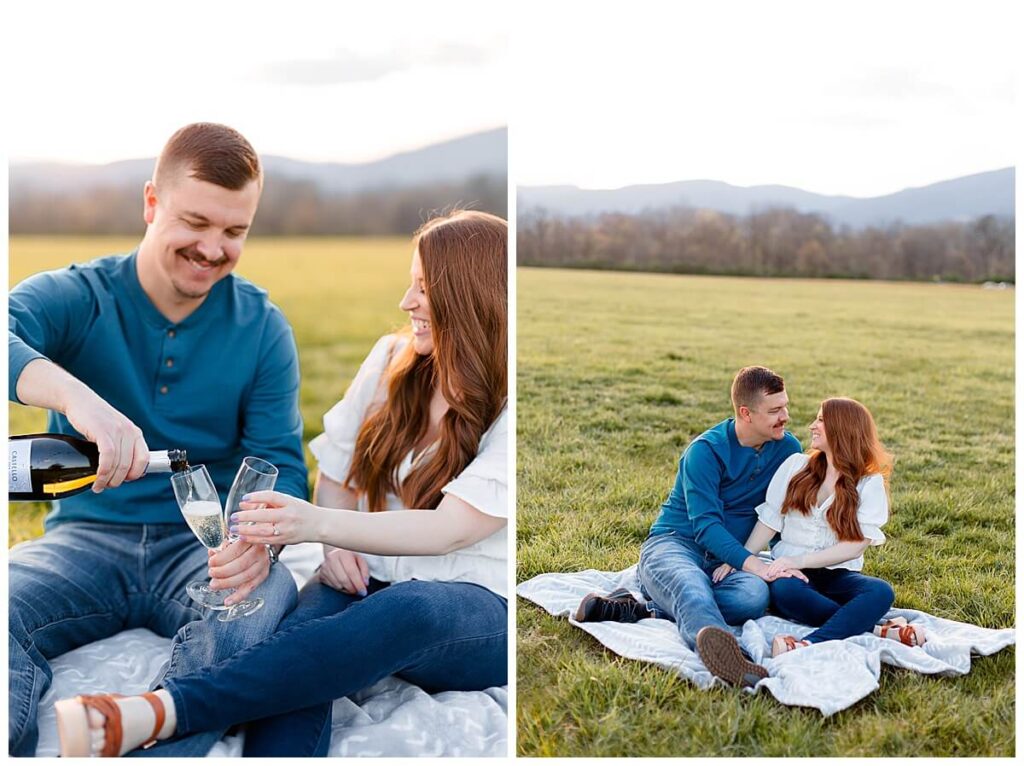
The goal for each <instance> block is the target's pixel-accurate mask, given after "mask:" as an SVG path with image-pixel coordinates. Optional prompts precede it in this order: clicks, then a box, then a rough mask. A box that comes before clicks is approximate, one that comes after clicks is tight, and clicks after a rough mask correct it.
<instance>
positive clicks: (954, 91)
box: [510, 0, 1022, 196]
mask: <svg viewBox="0 0 1024 766" xmlns="http://www.w3.org/2000/svg"><path fill="white" fill-rule="evenodd" d="M1015 6H1016V4H1015V3H1012V2H990V1H988V0H974V1H973V2H970V3H967V2H954V3H948V2H917V1H913V0H899V2H892V1H891V0H885V1H883V2H879V1H878V0H858V1H857V2H852V1H851V0H827V1H825V0H779V1H778V2H762V1H760V0H758V1H756V2H741V1H739V0H723V1H722V2H660V3H659V2H651V3H645V4H643V5H642V6H641V5H640V4H632V5H628V6H623V5H622V4H621V3H608V2H604V1H603V0H598V1H597V2H593V1H592V2H586V3H583V2H573V1H571V0H563V2H545V3H543V4H542V5H541V4H538V5H537V6H535V7H534V11H535V14H534V18H530V17H524V16H523V15H522V14H520V13H516V14H513V19H512V36H511V38H510V40H511V47H510V56H511V59H512V62H513V71H514V79H513V101H512V106H511V113H512V117H511V121H512V123H511V125H512V127H511V133H510V153H511V156H510V162H511V164H512V167H513V171H514V175H515V179H516V181H517V183H519V184H520V185H538V184H574V185H578V186H582V187H588V188H616V187H620V186H626V185H630V184H638V183H663V182H669V181H678V180H689V179H702V178H703V179H715V180H722V181H727V182H729V183H733V184H736V185H740V186H752V185H756V184H783V185H789V186H797V187H800V188H803V189H806V190H808V191H814V192H819V193H827V194H850V195H854V196H874V195H878V194H886V193H890V192H894V191H897V190H899V189H902V188H905V187H908V186H921V185H924V184H928V183H932V182H935V181H939V180H944V179H947V178H952V177H956V176H960V175H966V174H970V173H977V172H981V171H985V170H993V169H996V168H1000V167H1007V166H1010V165H1014V164H1015V159H1016V154H1017V152H1018V150H1019V148H1020V138H1019V136H1020V131H1021V126H1020V123H1019V122H1018V121H1017V120H1016V115H1015V109H1014V87H1015V79H1016V78H1019V76H1020V73H1019V72H1015V71H1014V67H1015V66H1016V65H1017V62H1018V59H1019V58H1020V56H1019V48H1020V32H1021V29H1022V26H1021V23H1020V19H1019V14H1018V13H1017V12H1016V10H1015ZM627 7H628V8H629V10H628V11H623V10H622V9H623V8H627ZM541 8H542V9H543V13H542V14H541V13H540V12H539V11H540V9H541ZM540 19H542V20H543V23H539V21H540Z"/></svg>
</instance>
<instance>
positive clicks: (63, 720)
mask: <svg viewBox="0 0 1024 766" xmlns="http://www.w3.org/2000/svg"><path fill="white" fill-rule="evenodd" d="M54 709H55V712H56V714H57V734H58V736H59V737H60V752H61V756H63V757H65V758H67V757H73V756H97V755H103V756H116V755H124V754H125V753H127V752H128V751H130V750H134V749H135V748H137V747H139V746H140V745H142V744H144V743H146V742H148V741H149V740H151V739H153V738H154V731H155V734H156V739H167V738H168V737H170V736H171V735H172V734H173V733H174V730H175V728H176V726H177V716H176V715H175V710H174V701H173V699H172V698H171V695H170V694H169V693H168V692H166V691H165V690H163V689H160V690H159V691H157V692H154V693H150V694H147V695H144V696H134V697H122V696H120V695H112V694H100V695H84V696H80V697H75V698H73V699H64V700H60V701H58V702H57V703H56V704H55V705H54ZM161 719H162V720H161ZM108 739H109V741H108Z"/></svg>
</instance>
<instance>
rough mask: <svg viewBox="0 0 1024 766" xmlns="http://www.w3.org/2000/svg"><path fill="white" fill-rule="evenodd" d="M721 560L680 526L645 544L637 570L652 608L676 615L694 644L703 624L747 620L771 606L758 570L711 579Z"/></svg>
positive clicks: (721, 624)
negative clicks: (715, 580) (690, 538)
mask: <svg viewBox="0 0 1024 766" xmlns="http://www.w3.org/2000/svg"><path fill="white" fill-rule="evenodd" d="M721 564H722V562H721V561H719V560H718V559H716V558H715V557H714V555H713V554H712V553H710V552H709V551H705V550H704V549H703V548H701V547H700V546H699V545H698V544H697V543H696V542H695V541H694V540H689V539H687V538H684V537H682V536H680V535H679V534H678V533H676V532H666V533H664V534H660V535H653V536H651V537H648V538H647V540H646V541H645V542H644V544H643V546H642V547H641V548H640V564H639V566H638V567H637V575H638V577H639V578H640V588H641V590H642V591H643V594H644V597H645V598H647V599H649V601H648V603H647V608H648V609H649V610H651V612H652V613H653V614H654V616H655V617H662V618H668V619H671V620H675V622H676V625H677V626H678V628H679V635H680V636H682V639H683V641H684V642H685V643H686V645H687V646H688V647H690V648H691V649H693V647H694V645H695V644H696V640H697V632H698V631H699V630H700V629H701V628H703V627H706V626H708V625H714V626H716V627H719V628H723V629H727V626H728V625H742V624H743V623H744V622H746V621H747V620H756V619H757V618H758V617H761V616H762V615H764V613H765V610H766V609H767V608H768V585H767V583H765V581H764V580H762V579H761V578H760V577H758V576H756V575H752V574H750V573H749V572H733V573H732V574H730V575H729V576H728V577H726V578H725V579H724V580H722V581H720V582H718V583H712V582H711V574H712V573H713V572H714V571H715V569H717V568H718V567H719V566H721Z"/></svg>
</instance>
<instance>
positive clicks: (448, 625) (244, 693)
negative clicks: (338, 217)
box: [57, 211, 508, 756]
mask: <svg viewBox="0 0 1024 766" xmlns="http://www.w3.org/2000/svg"><path fill="white" fill-rule="evenodd" d="M507 241H508V225H507V223H506V222H505V221H504V220H503V219H501V218H498V217H496V216H493V215H488V214H486V213H479V212H472V211H456V212H454V213H452V214H450V215H447V216H444V217H441V218H437V219H434V220H432V221H429V222H428V223H426V224H425V225H424V226H423V227H421V229H420V230H419V231H418V232H417V234H416V237H415V245H416V246H415V250H414V253H413V259H412V269H411V274H410V277H411V279H410V286H409V289H408V290H407V291H406V292H405V295H404V296H403V298H402V301H401V303H400V308H401V309H402V310H403V311H405V312H407V314H408V315H409V319H410V325H409V326H408V327H407V328H405V330H404V331H402V332H400V333H397V334H394V335H388V336H385V337H383V338H381V339H380V340H379V341H378V342H377V344H376V345H375V346H374V348H373V350H372V351H371V352H370V354H369V356H368V357H367V359H366V361H365V362H363V365H362V367H361V368H360V370H359V372H358V374H357V375H356V376H355V378H354V380H353V381H352V383H351V385H350V386H349V389H348V391H347V392H346V394H345V397H344V399H342V400H341V401H340V402H339V403H338V404H337V405H335V406H334V407H333V408H332V409H331V410H330V411H329V412H328V413H327V414H326V415H325V416H324V433H323V434H321V435H320V436H318V437H317V438H315V439H314V440H313V441H312V442H311V443H310V450H311V452H312V453H313V455H314V456H315V457H316V458H317V461H318V463H319V474H318V477H317V484H316V489H315V492H314V501H315V503H316V505H314V504H311V503H307V502H304V501H302V500H299V499H296V498H294V497H290V496H288V495H284V494H282V493H279V492H257V493H253V494H252V495H251V496H247V498H246V499H247V500H248V502H246V503H243V504H242V508H243V510H242V511H240V512H238V513H236V514H235V515H234V516H233V517H232V522H231V523H232V529H233V531H236V532H238V533H239V534H240V535H241V536H242V539H243V540H246V541H248V542H254V543H266V544H268V545H274V546H277V545H281V544H289V543H299V542H306V541H314V542H321V543H323V544H324V547H325V559H324V562H323V564H322V565H321V567H320V569H319V570H318V574H317V575H316V576H314V578H313V579H312V580H311V581H310V583H309V584H307V586H306V587H305V588H303V590H302V592H301V593H300V595H299V604H298V606H297V607H296V609H295V611H294V612H292V614H291V615H289V616H288V617H286V618H285V620H284V621H283V622H282V623H281V626H280V628H279V629H278V631H277V632H276V633H275V634H274V635H272V636H271V637H270V638H268V639H267V640H265V641H263V642H261V643H258V644H255V645H254V646H252V647H250V648H249V649H247V650H246V651H245V652H242V653H240V654H238V655H235V656H234V657H231V658H229V659H227V660H225V661H223V662H221V663H220V664H217V665H214V666H212V667H209V668H207V669H205V670H204V671H202V672H200V673H196V674H193V675H189V676H185V677H181V678H177V679H175V680H174V681H173V682H172V681H170V680H168V681H165V682H164V686H163V688H161V689H158V690H157V691H156V692H154V693H150V694H148V695H145V696H143V697H124V698H115V697H113V696H112V695H97V696H92V697H79V698H76V699H73V700H62V701H61V702H58V703H57V715H58V730H59V732H60V735H61V748H62V754H63V755H88V754H90V753H92V754H97V755H100V754H101V755H118V754H120V753H123V752H126V751H128V750H131V749H134V748H136V747H139V746H140V745H142V744H143V742H145V741H146V740H158V739H166V738H168V737H172V736H183V735H187V734H190V733H194V732H197V731H204V730H225V729H227V728H229V727H230V726H232V725H234V724H238V723H243V722H253V723H250V725H249V726H248V729H247V736H246V744H245V750H244V754H245V755H247V756H248V755H253V756H270V755H276V756H297V755H315V756H322V755H325V754H326V753H327V749H328V745H329V743H330V734H331V703H332V701H333V700H334V699H337V698H339V697H344V696H347V695H349V694H353V693H355V692H357V691H359V690H361V689H364V688H366V687H368V686H370V685H372V684H373V683H375V682H376V681H378V680H380V679H382V678H384V677H386V676H389V675H398V676H400V677H402V678H404V679H406V680H408V681H410V682H412V683H414V684H417V685H419V686H421V687H423V688H424V689H426V690H428V691H431V692H436V691H443V690H482V689H486V688H489V687H492V686H501V685H504V684H506V683H507V672H508V670H507V669H508V633H507V619H508V606H507V601H506V599H507V595H508V584H507V564H506V562H507V534H506V522H507V518H508V500H507V492H508V486H507V466H508V459H507V457H508V452H507V435H508V428H507V423H506V397H507V376H508V372H507V345H506V342H507V326H508V324H507V313H508V299H507V289H506V286H507ZM211 574H212V575H213V576H214V579H215V581H214V585H215V586H216V587H224V588H228V587H232V586H233V585H234V584H235V579H236V577H239V576H241V575H240V574H239V573H235V572H228V571H223V572H217V571H216V570H214V571H212V572H211ZM243 622H244V621H243ZM239 629H244V625H241V624H240V627H239Z"/></svg>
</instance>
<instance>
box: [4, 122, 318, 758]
mask: <svg viewBox="0 0 1024 766" xmlns="http://www.w3.org/2000/svg"><path fill="white" fill-rule="evenodd" d="M261 189H262V171H261V168H260V163H259V159H258V157H257V155H256V153H255V151H253V149H252V147H251V146H250V145H249V143H248V141H246V140H245V138H244V137H242V136H241V135H240V134H239V133H237V132H236V131H234V130H232V129H231V128H228V127H225V126H222V125H212V124H207V123H200V124H196V125H189V126H186V127H185V128H182V129H181V130H179V131H178V132H177V133H175V135H174V136H172V137H171V139H170V141H169V142H168V143H167V145H166V146H165V147H164V149H163V151H162V153H161V155H160V157H159V159H158V160H157V165H156V169H155V171H154V174H153V180H152V181H150V182H147V183H146V186H145V190H144V193H143V205H144V207H143V212H144V220H145V222H146V233H145V236H144V238H143V240H142V242H141V244H140V245H139V247H138V249H137V250H136V251H134V252H132V253H131V254H129V255H122V256H110V257H106V258H100V259H99V260H96V261H92V262H90V263H86V264H82V265H76V266H71V267H69V268H66V269H61V270H58V271H51V272H46V273H41V274H37V275H35V276H33V277H30V278H29V279H27V280H25V281H24V282H22V283H21V284H19V285H18V286H17V287H15V288H14V290H12V291H11V295H10V302H9V319H10V335H9V341H8V343H9V350H8V361H9V370H10V377H9V381H8V382H9V386H10V396H11V398H12V399H14V400H16V401H20V402H22V403H24V404H30V405H34V406H38V407H45V408H47V409H49V410H50V413H49V422H48V426H47V428H48V430H49V431H51V432H57V433H67V434H80V435H82V436H84V437H85V438H87V439H89V440H91V441H94V442H96V444H97V446H98V447H99V450H100V468H99V471H98V479H97V481H96V483H95V487H94V491H92V492H84V493H81V494H79V495H76V496H74V497H70V498H66V499H64V500H61V501H59V502H56V503H54V507H53V510H52V512H51V513H50V514H49V516H48V517H47V519H46V532H45V534H44V535H43V536H42V537H41V538H39V539H36V540H31V541H28V542H25V543H22V544H21V545H19V546H17V547H15V548H14V549H13V550H12V551H11V554H10V636H11V641H10V660H9V668H10V702H9V705H8V710H9V712H10V716H9V717H10V728H9V749H10V753H11V754H12V755H16V756H31V755H34V754H35V750H36V745H37V741H38V729H37V725H36V719H37V716H38V703H39V699H40V698H41V697H42V695H43V694H44V693H45V692H46V690H47V688H48V687H49V685H50V679H51V677H52V672H51V670H50V666H49V660H51V659H52V658H54V657H56V656H58V655H60V654H63V653H64V652H67V651H69V650H71V649H74V648H75V647H78V646H81V645H83V644H86V643H89V642H91V641H96V640H98V639H101V638H105V637H108V636H111V635H114V634H115V633H118V632H119V631H121V630H125V629H128V628H136V627H146V628H149V629H150V630H153V631H155V632H156V633H158V634H160V635H162V636H166V637H173V638H174V642H173V646H172V652H171V655H170V657H169V663H168V665H167V667H166V668H165V671H166V674H167V676H172V675H174V676H177V675H183V674H187V673H189V672H195V671H198V670H200V669H201V668H203V667H206V666H208V665H211V664H213V663H216V662H217V661H219V660H220V659H222V658H225V657H228V656H231V655H233V654H235V653H236V652H238V651H240V650H242V649H244V648H245V647H246V646H250V645H252V644H254V643H256V642H258V641H260V640H262V639H264V638H266V637H267V636H269V635H270V634H271V633H272V632H273V631H274V630H275V628H276V627H277V625H278V623H279V622H280V620H281V618H282V617H283V616H284V615H285V614H286V613H287V612H289V611H290V610H291V609H292V608H293V607H294V604H295V598H296V594H295V585H294V582H293V580H292V577H291V575H290V574H289V573H288V571H287V570H286V569H285V568H284V567H271V563H272V561H271V559H272V558H274V556H273V555H272V553H273V552H271V551H269V550H268V549H267V548H266V547H265V546H253V545H249V544H245V543H235V544H232V545H230V546H228V547H226V548H225V549H222V550H221V551H220V552H218V553H216V554H214V555H211V556H209V557H208V554H207V551H206V549H205V548H203V546H202V545H200V543H199V541H198V540H196V538H195V537H194V536H193V535H192V533H191V531H190V530H189V529H188V527H187V526H186V525H185V523H184V520H183V519H182V517H181V513H180V511H179V509H178V505H177V503H176V501H175V498H174V493H173V491H172V489H171V486H170V482H169V481H168V478H167V475H166V474H163V475H161V474H155V475H152V476H148V477H144V476H143V474H144V472H145V467H146V461H147V459H148V455H149V449H150V448H151V447H152V448H154V449H167V448H175V447H176V448H184V449H186V450H187V451H188V457H189V460H190V462H191V463H192V464H193V465H196V464H200V463H202V464H205V465H206V466H207V468H208V469H209V472H210V475H211V476H212V478H213V481H214V483H215V485H216V487H217V489H218V490H219V492H220V494H221V499H222V501H223V500H224V497H225V495H226V493H227V490H228V488H229V487H230V486H231V482H232V480H233V477H234V474H235V471H236V470H237V469H238V466H239V464H240V462H241V460H242V458H243V457H244V456H246V455H256V456H259V457H262V458H264V459H266V460H269V461H270V462H271V463H273V464H274V465H276V466H277V467H278V469H279V472H280V473H279V476H278V480H277V486H276V488H277V489H278V490H280V491H282V492H286V493H288V494H291V495H295V496H297V497H301V498H305V496H306V494H307V478H306V468H305V462H304V459H303V453H302V442H301V438H302V419H301V417H300V415H299V409H298V392H299V368H298V356H297V353H296V348H295V341H294V338H293V336H292V332H291V329H290V328H289V326H288V323H287V321H286V320H285V318H284V316H283V315H282V314H281V312H280V310H278V309H277V308H276V307H275V306H274V305H273V304H271V303H270V301H269V300H268V299H267V294H266V292H265V291H263V290H261V289H260V288H258V287H256V286H254V285H252V284H251V283H249V282H247V281H246V280H244V279H241V278H240V277H236V276H234V275H232V274H231V271H232V269H233V268H234V267H235V265H236V264H237V262H238V259H239V257H240V256H241V252H242V244H243V242H244V241H245V235H246V233H247V232H248V230H249V227H250V225H251V223H252V220H253V217H254V215H255V212H256V206H257V203H258V201H259V196H260V190H261ZM208 570H209V574H210V575H212V576H213V577H214V586H215V587H224V588H232V587H235V588H237V590H236V592H235V595H234V596H233V597H232V598H233V599H234V600H235V601H237V600H241V599H243V598H246V597H247V596H248V595H249V594H250V593H251V594H252V595H253V596H258V597H260V598H262V599H263V600H264V606H263V608H261V609H260V610H258V611H256V612H254V613H253V614H251V615H248V616H246V617H244V618H239V619H237V620H234V621H231V622H220V621H218V620H217V619H214V618H215V614H214V613H212V612H209V611H206V613H205V614H204V612H203V610H201V608H200V607H199V606H198V605H196V604H195V603H193V602H192V601H191V600H190V599H189V597H188V596H187V595H186V593H185V586H186V584H187V583H188V582H190V581H192V580H205V579H206V577H207V575H208ZM268 672H273V671H272V669H268ZM157 686H159V679H155V680H154V683H153V685H152V688H156V687H157ZM222 735H223V732H207V733H203V734H199V735H194V736H190V737H186V738H181V739H175V740H170V741H167V742H162V743H160V744H158V745H157V746H156V747H154V748H152V749H150V750H148V751H146V754H147V755H160V756H175V757H177V756H200V755H205V754H206V753H207V752H208V751H209V750H210V748H211V747H212V746H213V745H214V744H215V743H216V742H217V740H219V739H220V737H221V736H222Z"/></svg>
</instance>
